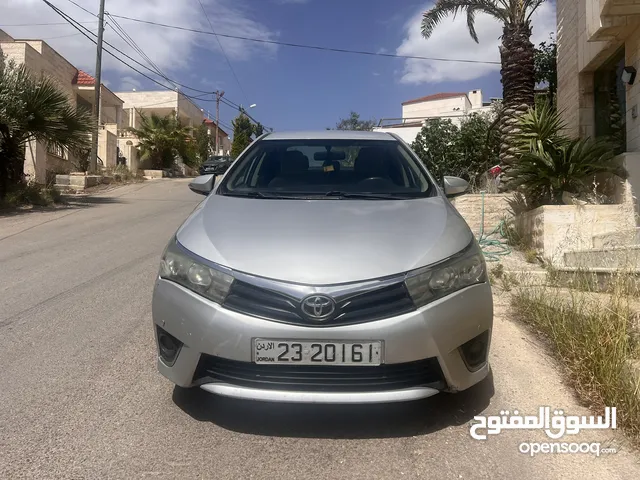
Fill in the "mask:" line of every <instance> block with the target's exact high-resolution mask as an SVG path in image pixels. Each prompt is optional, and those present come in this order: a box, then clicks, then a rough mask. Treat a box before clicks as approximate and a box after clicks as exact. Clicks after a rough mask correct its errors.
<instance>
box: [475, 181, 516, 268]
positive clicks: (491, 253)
mask: <svg viewBox="0 0 640 480" xmlns="http://www.w3.org/2000/svg"><path fill="white" fill-rule="evenodd" d="M480 193H481V194H482V219H481V223H480V236H479V237H478V244H479V245H480V249H481V250H482V253H483V255H484V258H485V259H486V261H487V262H498V261H500V257H503V256H505V255H509V254H510V253H511V248H509V245H508V244H507V242H505V241H503V240H498V239H492V238H490V237H492V236H494V235H496V234H499V235H500V236H501V237H502V238H506V237H507V232H506V228H507V225H506V224H505V221H504V220H500V223H499V224H498V226H497V227H496V228H494V229H493V231H492V232H491V233H489V234H486V235H485V233H484V192H480Z"/></svg>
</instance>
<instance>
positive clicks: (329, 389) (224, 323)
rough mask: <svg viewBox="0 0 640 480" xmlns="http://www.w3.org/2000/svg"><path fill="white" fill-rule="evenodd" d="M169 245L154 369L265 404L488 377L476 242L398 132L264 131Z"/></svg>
mask: <svg viewBox="0 0 640 480" xmlns="http://www.w3.org/2000/svg"><path fill="white" fill-rule="evenodd" d="M189 187H190V188H191V190H193V191H194V192H197V193H201V194H203V195H206V198H205V199H204V200H203V202H201V203H200V205H199V206H198V207H197V208H196V210H195V211H194V212H192V213H191V215H190V216H189V218H188V219H187V220H186V221H185V222H184V223H183V224H182V226H181V227H180V228H179V229H178V230H177V232H176V234H175V235H174V236H173V237H172V238H171V240H170V241H169V243H168V245H167V247H166V249H165V251H164V253H163V255H162V260H161V265H160V270H159V273H158V276H157V279H156V283H155V288H154V293H153V304H152V312H153V328H154V333H155V338H156V345H157V352H158V360H157V365H158V369H159V370H160V372H161V373H162V374H163V375H164V376H166V377H167V378H168V379H169V380H171V381H172V382H173V383H175V384H176V385H178V386H179V387H184V388H191V387H199V388H202V389H203V390H205V391H208V392H211V393H214V394H219V395H224V396H228V397H234V398H243V399H252V400H264V401H275V402H309V403H386V402H398V401H409V400H416V399H420V398H425V397H429V396H431V395H435V394H437V393H438V392H442V391H446V392H459V391H461V390H465V389H468V388H469V387H471V386H472V385H474V384H477V383H479V382H481V381H482V380H483V379H484V378H486V377H487V375H488V373H489V363H488V355H489V347H490V342H491V332H492V326H493V300H492V296H491V286H490V284H489V280H488V275H487V269H486V264H485V260H484V256H483V254H482V251H481V250H480V248H479V245H478V243H477V241H476V239H475V237H474V235H473V233H472V232H471V230H470V229H469V226H468V225H467V224H466V222H465V221H464V219H463V218H462V217H461V216H460V214H459V213H458V212H457V211H456V210H455V208H454V207H453V206H452V205H451V203H450V202H449V200H448V199H447V196H451V195H457V194H460V193H463V192H464V191H466V190H467V188H468V183H467V182H465V181H464V180H462V179H459V178H455V177H445V178H444V180H443V184H442V186H440V185H438V183H437V182H436V180H435V179H434V178H433V176H432V175H431V174H430V173H429V172H428V170H427V169H426V168H425V166H424V165H423V164H422V163H421V162H420V160H419V159H418V157H417V156H416V155H415V153H414V152H413V151H412V150H411V149H410V148H409V146H408V145H407V144H406V143H405V142H404V141H403V140H402V139H400V137H398V136H397V135H394V134H390V133H383V132H353V131H321V132H300V133H269V134H266V135H265V136H262V137H260V138H258V139H257V140H256V141H255V142H254V143H253V144H252V145H251V146H250V147H249V148H248V149H247V150H246V151H245V152H243V154H242V155H241V156H240V157H239V158H238V159H237V160H236V161H235V162H234V163H233V165H232V167H231V168H230V169H229V171H228V172H227V173H226V174H225V175H224V176H223V177H218V178H217V179H216V177H215V176H214V175H211V174H209V175H204V176H200V177H197V178H196V179H194V180H193V181H192V182H191V184H190V185H189Z"/></svg>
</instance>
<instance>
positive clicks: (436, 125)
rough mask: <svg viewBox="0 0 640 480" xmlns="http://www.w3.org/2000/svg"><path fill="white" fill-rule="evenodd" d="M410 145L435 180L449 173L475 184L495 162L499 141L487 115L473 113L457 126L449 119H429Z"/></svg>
mask: <svg viewBox="0 0 640 480" xmlns="http://www.w3.org/2000/svg"><path fill="white" fill-rule="evenodd" d="M411 148H412V149H413V150H414V151H415V152H416V153H417V154H418V156H419V157H420V159H421V160H422V162H423V163H424V164H425V165H426V167H427V168H428V169H429V171H430V172H431V173H432V174H433V175H434V176H435V177H436V178H437V179H438V180H440V179H441V178H442V177H443V176H444V175H453V176H456V177H462V178H464V179H466V180H468V181H469V182H470V183H472V184H477V182H478V180H479V179H481V178H482V176H483V175H484V174H485V173H486V172H487V171H488V170H489V169H490V168H491V167H492V166H493V165H494V164H495V163H496V162H497V160H498V151H499V149H500V142H499V138H498V134H497V131H496V130H495V129H492V118H491V116H489V115H487V114H479V113H474V114H471V115H469V116H467V117H464V118H463V119H462V121H461V122H460V127H457V126H456V125H454V124H453V122H451V120H449V119H441V118H434V119H431V120H429V121H428V122H427V123H426V124H425V125H424V126H423V127H422V130H421V131H420V133H419V134H418V136H417V137H416V139H415V141H414V142H413V144H412V145H411Z"/></svg>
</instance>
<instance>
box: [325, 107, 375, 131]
mask: <svg viewBox="0 0 640 480" xmlns="http://www.w3.org/2000/svg"><path fill="white" fill-rule="evenodd" d="M375 126H376V121H375V120H373V119H372V120H360V114H358V113H356V112H354V111H352V112H351V113H350V114H349V117H348V118H341V119H340V121H339V122H338V123H337V124H336V130H360V131H362V130H365V131H371V130H373V127H375ZM327 130H329V129H327Z"/></svg>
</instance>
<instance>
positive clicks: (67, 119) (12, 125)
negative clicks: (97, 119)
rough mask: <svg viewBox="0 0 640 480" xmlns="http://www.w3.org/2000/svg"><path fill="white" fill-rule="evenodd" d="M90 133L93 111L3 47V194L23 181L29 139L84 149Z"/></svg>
mask: <svg viewBox="0 0 640 480" xmlns="http://www.w3.org/2000/svg"><path fill="white" fill-rule="evenodd" d="M90 133H91V115H90V113H89V112H86V111H85V110H82V109H76V108H75V107H74V106H73V105H72V104H71V102H70V101H69V98H68V97H67V96H66V95H65V93H64V92H62V91H61V90H60V89H59V88H58V86H57V85H56V83H55V81H54V80H52V79H51V78H48V77H43V78H37V77H35V76H34V75H32V74H31V73H30V72H29V71H28V70H27V69H26V67H25V66H24V65H17V64H16V63H15V62H14V61H6V59H5V57H4V56H3V55H2V51H0V198H3V197H4V196H5V195H6V193H7V191H8V190H9V189H11V188H14V187H16V186H18V185H19V184H20V183H22V182H24V153H25V146H26V145H27V143H29V142H30V141H32V140H35V141H38V142H42V143H45V144H46V145H47V146H48V147H55V148H61V149H66V150H67V151H70V150H76V149H77V150H81V149H83V148H86V147H87V146H88V145H89V141H90V137H89V134H90Z"/></svg>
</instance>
